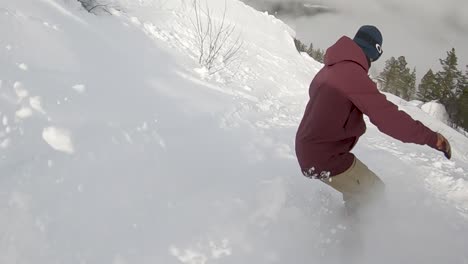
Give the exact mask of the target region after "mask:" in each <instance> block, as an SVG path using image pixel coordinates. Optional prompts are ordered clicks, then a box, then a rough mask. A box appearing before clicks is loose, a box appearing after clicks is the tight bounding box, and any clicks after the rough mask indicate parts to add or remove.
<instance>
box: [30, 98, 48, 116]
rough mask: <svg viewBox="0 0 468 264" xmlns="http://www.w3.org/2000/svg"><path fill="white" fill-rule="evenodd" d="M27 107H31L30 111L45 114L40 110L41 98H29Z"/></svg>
mask: <svg viewBox="0 0 468 264" xmlns="http://www.w3.org/2000/svg"><path fill="white" fill-rule="evenodd" d="M29 105H30V106H31V107H32V109H34V110H36V111H37V112H39V113H42V114H45V111H44V109H43V108H42V103H41V97H39V96H34V97H31V98H29Z"/></svg>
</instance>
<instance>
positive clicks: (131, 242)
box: [0, 0, 468, 264]
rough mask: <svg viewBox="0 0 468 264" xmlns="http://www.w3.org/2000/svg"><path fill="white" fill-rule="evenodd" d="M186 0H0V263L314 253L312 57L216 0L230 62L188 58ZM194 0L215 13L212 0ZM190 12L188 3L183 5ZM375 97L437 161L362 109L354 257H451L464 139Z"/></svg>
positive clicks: (323, 232)
mask: <svg viewBox="0 0 468 264" xmlns="http://www.w3.org/2000/svg"><path fill="white" fill-rule="evenodd" d="M189 2H190V1H184V0H180V1H179V0H169V1H127V2H124V1H121V2H120V4H119V5H120V7H121V10H122V11H120V12H117V11H114V15H113V16H94V15H91V14H88V13H86V12H84V11H83V10H82V9H81V7H80V6H79V5H78V4H77V3H76V2H75V1H72V0H40V1H28V0H15V1H2V3H1V5H0V29H1V33H2V34H1V35H2V38H1V39H0V80H1V81H0V102H1V103H0V113H1V117H0V120H1V124H0V147H1V148H0V197H1V198H2V199H0V237H1V239H0V263H2V264H3V263H35V264H42V263H80V264H82V263H86V264H89V263H113V264H121V263H192V264H195V263H197V264H202V263H203V264H204V263H287V262H290V263H327V262H331V261H333V260H334V256H335V255H336V254H335V253H336V252H335V251H336V248H337V245H338V244H339V241H340V240H341V236H340V235H341V234H342V233H343V232H342V229H344V228H346V227H345V225H344V223H343V219H342V218H341V208H342V204H341V201H340V197H339V195H338V194H336V193H333V192H331V190H329V189H328V188H327V187H326V186H324V185H322V184H320V183H319V182H314V181H309V180H307V179H306V178H304V177H302V176H300V173H299V170H298V168H297V163H296V160H295V156H294V145H293V141H294V134H295V131H296V127H297V124H298V122H299V120H300V118H301V117H302V111H303V108H304V106H305V103H306V101H307V88H308V84H309V82H310V80H311V79H312V78H313V75H314V74H315V73H316V72H317V70H318V69H319V68H320V64H319V63H317V62H315V61H313V60H311V59H310V58H308V57H305V56H303V55H301V54H298V53H297V52H296V51H295V49H294V44H293V42H292V38H291V35H292V34H294V32H292V31H291V29H290V28H289V27H287V26H286V25H284V24H283V23H282V22H281V21H279V20H277V19H275V18H274V17H272V16H269V15H267V14H262V13H259V12H257V11H255V10H253V9H252V8H249V7H247V6H245V5H244V4H243V3H241V2H239V1H235V0H228V1H226V3H227V14H226V20H227V21H228V22H229V23H234V24H236V33H235V35H233V36H234V37H235V36H240V37H241V39H242V41H243V46H242V49H241V51H240V53H239V56H240V57H239V60H238V63H237V64H235V67H229V68H227V69H223V70H222V71H219V72H217V73H215V74H212V75H210V74H207V72H206V70H204V69H202V67H201V66H200V65H199V64H198V63H197V50H196V44H195V43H196V35H195V34H194V30H193V27H192V23H191V19H190V18H193V12H192V11H193V10H192V9H191V8H190V4H189ZM207 4H208V5H209V6H210V8H212V10H213V11H214V12H215V13H214V17H215V18H216V19H218V21H219V19H220V18H221V17H222V13H223V12H222V11H223V8H224V1H217V0H209V1H208V2H207ZM192 21H193V20H192ZM388 96H389V98H390V99H391V100H392V101H394V102H396V103H397V104H398V105H400V106H401V107H402V108H403V109H405V110H406V111H408V112H409V113H410V114H411V115H413V116H414V117H415V118H417V119H419V120H421V121H422V122H424V123H426V124H427V125H429V126H431V127H432V128H433V129H435V130H437V131H441V132H442V133H443V134H444V135H446V136H447V137H448V138H449V140H451V142H452V144H453V146H454V159H453V161H446V160H444V158H443V156H442V155H441V154H440V153H437V152H435V151H433V150H431V149H428V148H427V147H422V146H416V145H411V144H406V145H405V144H402V143H399V142H397V141H395V140H393V139H391V138H389V137H387V136H385V135H383V134H381V133H380V132H378V130H377V129H376V128H375V127H373V126H372V125H369V129H368V132H367V134H366V136H365V137H364V138H363V139H362V141H361V142H360V144H359V145H358V147H357V149H356V154H357V155H358V156H359V157H360V158H361V160H363V161H365V162H366V163H367V164H368V165H369V167H371V168H372V169H373V170H375V171H376V172H377V173H378V174H379V175H380V176H381V177H382V179H383V180H384V181H385V182H386V184H387V189H388V204H389V205H388V209H387V210H385V212H386V214H385V216H382V217H378V220H379V221H378V222H379V223H381V224H382V225H381V226H377V229H375V228H372V226H369V228H368V229H367V230H365V235H366V237H367V241H368V243H367V251H366V252H368V256H367V258H366V260H364V261H363V262H364V263H375V261H376V260H378V262H379V263H394V262H395V261H397V262H399V263H409V262H410V261H411V262H412V263H418V262H422V261H424V262H425V263H441V262H447V263H464V261H465V262H466V261H467V260H468V254H467V252H466V246H467V242H466V235H467V234H468V222H467V218H466V217H467V216H468V192H467V191H468V182H467V178H468V177H467V172H468V155H467V153H466V150H467V149H468V140H467V139H466V138H465V137H463V136H461V135H460V134H458V133H456V132H455V131H453V130H452V129H450V128H449V127H447V126H445V125H444V124H443V123H441V122H439V121H437V120H435V119H433V118H432V117H430V116H429V115H427V114H426V113H424V112H422V111H421V110H419V109H418V108H417V107H415V106H412V105H410V104H407V103H406V102H404V101H402V100H401V99H399V98H396V97H393V96H391V95H388Z"/></svg>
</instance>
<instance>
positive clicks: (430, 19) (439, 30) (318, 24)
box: [245, 0, 468, 79]
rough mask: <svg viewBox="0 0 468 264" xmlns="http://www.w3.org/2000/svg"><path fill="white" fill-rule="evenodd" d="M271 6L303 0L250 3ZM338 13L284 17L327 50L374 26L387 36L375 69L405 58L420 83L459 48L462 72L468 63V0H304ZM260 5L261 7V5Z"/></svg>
mask: <svg viewBox="0 0 468 264" xmlns="http://www.w3.org/2000/svg"><path fill="white" fill-rule="evenodd" d="M245 1H246V2H257V5H262V6H263V5H265V7H267V6H268V5H270V4H271V3H281V4H283V5H285V6H292V5H291V4H290V2H297V1H298V0H245ZM304 2H308V3H313V4H321V5H326V6H329V7H332V8H334V9H336V12H332V13H324V14H319V15H314V16H302V17H300V18H294V17H293V16H292V15H284V16H282V17H281V18H282V19H283V20H284V21H285V22H287V23H288V24H289V25H290V26H291V27H292V28H294V29H295V30H296V33H297V37H298V38H299V39H301V40H304V42H313V43H314V45H315V46H316V47H320V48H323V49H325V48H327V47H328V46H330V45H331V44H333V43H334V42H335V41H336V40H337V39H338V38H339V37H340V36H342V35H347V36H350V37H353V36H354V34H355V33H356V31H357V29H358V28H359V26H361V25H363V24H373V25H375V26H377V27H378V28H379V29H380V30H381V31H382V34H383V37H384V43H383V49H384V54H383V56H382V58H381V59H380V60H379V62H377V63H376V65H375V66H376V67H374V72H375V71H376V70H379V71H380V70H381V69H382V68H383V65H384V62H385V60H387V59H388V58H390V57H391V56H395V57H397V56H400V55H404V56H406V58H407V60H408V62H409V63H410V66H411V67H414V66H416V68H417V74H418V79H420V78H421V77H422V75H423V74H424V73H426V71H427V70H428V69H429V68H433V69H434V70H438V69H439V68H440V63H439V58H445V56H446V52H447V51H448V50H449V49H451V48H452V47H454V48H455V49H456V52H457V55H458V58H459V68H460V69H462V70H463V71H465V69H466V68H465V65H466V64H468V0H444V1H427V0H323V1H314V0H304ZM257 7H258V6H257Z"/></svg>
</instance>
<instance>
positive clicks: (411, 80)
mask: <svg viewBox="0 0 468 264" xmlns="http://www.w3.org/2000/svg"><path fill="white" fill-rule="evenodd" d="M416 93H417V91H416V67H415V68H413V71H412V72H411V74H410V75H409V76H408V99H407V100H412V99H416V98H417V96H416Z"/></svg>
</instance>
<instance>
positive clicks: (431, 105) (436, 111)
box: [421, 101, 449, 124]
mask: <svg viewBox="0 0 468 264" xmlns="http://www.w3.org/2000/svg"><path fill="white" fill-rule="evenodd" d="M421 109H422V110H423V111H424V112H426V113H428V114H429V115H430V116H432V117H434V118H436V119H437V120H439V121H441V122H443V123H445V124H447V123H448V121H449V116H448V114H447V110H445V107H444V105H443V104H441V103H439V102H437V101H432V102H428V103H425V104H423V105H422V106H421Z"/></svg>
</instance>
